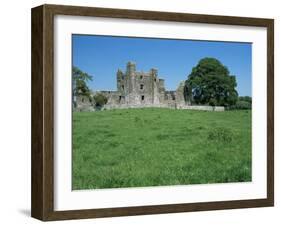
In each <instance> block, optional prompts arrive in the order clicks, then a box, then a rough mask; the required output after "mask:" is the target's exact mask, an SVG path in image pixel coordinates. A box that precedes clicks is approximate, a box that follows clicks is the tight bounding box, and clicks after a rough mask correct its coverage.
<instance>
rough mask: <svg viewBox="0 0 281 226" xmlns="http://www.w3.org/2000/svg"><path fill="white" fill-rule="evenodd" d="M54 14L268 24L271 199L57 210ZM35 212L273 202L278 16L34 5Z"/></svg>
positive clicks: (63, 215)
mask: <svg viewBox="0 0 281 226" xmlns="http://www.w3.org/2000/svg"><path fill="white" fill-rule="evenodd" d="M55 15H76V16H96V17H111V18H125V19H143V20H158V21H177V22H194V23H211V24H225V25H241V26H259V27H266V28H267V100H268V101H267V131H268V133H267V198H266V199H253V200H238V201H222V202H204V203H182V204H170V205H156V206H138V207H122V208H105V209H87V210H70V211H54V200H53V199H54V192H53V173H54V172H53V123H54V120H53V110H54V109H53V91H54V90H53V34H54V33H53V22H54V16H55ZM31 33H32V43H31V46H32V47H31V52H32V57H31V60H32V79H31V80H32V91H31V96H32V107H31V112H32V125H31V128H32V136H31V142H32V150H31V151H32V157H31V162H32V167H31V174H32V176H31V179H32V180H31V193H32V194H31V216H32V217H34V218H37V219H40V220H43V221H50V220H67V219H82V218H98V217H114V216H130V215H143V214H161V213H176V212H188V211H203V210H220V209H235V208H250V207H265V206H273V205H274V20H273V19H263V18H247V17H230V16H213V15H200V14H185V13H169V12H153V11H139V10H125V9H110V8H93V7H78V6H63V5H41V6H38V7H35V8H33V9H32V30H31Z"/></svg>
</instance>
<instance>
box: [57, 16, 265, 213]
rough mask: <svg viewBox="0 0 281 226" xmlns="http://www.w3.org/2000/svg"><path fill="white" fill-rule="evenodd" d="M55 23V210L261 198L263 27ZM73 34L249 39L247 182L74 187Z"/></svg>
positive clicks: (92, 20) (64, 19)
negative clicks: (249, 175) (249, 160)
mask: <svg viewBox="0 0 281 226" xmlns="http://www.w3.org/2000/svg"><path fill="white" fill-rule="evenodd" d="M54 22H55V24H54V27H55V30H54V34H55V35H54V85H55V89H54V109H55V112H54V210H74V209H92V208H106V207H125V206H144V205H160V204H174V203H194V202H209V201H226V200H243V199H258V198H266V196H267V176H266V175H267V165H266V159H267V158H266V156H267V147H266V144H267V141H266V138H267V136H266V133H267V131H266V128H267V124H266V121H267V118H266V113H267V112H266V109H267V107H266V106H267V101H266V97H267V95H266V94H267V89H266V87H267V79H266V78H267V66H266V65H267V58H266V57H267V53H266V52H267V47H266V46H267V45H266V44H267V31H266V28H260V27H247V26H229V25H227V26H226V25H213V24H198V23H180V22H160V21H144V20H127V19H109V18H97V17H77V16H55V20H54ZM72 34H93V35H114V36H128V37H156V38H170V39H192V40H209V41H211V40H213V41H232V42H250V43H252V99H253V102H252V109H253V110H252V182H243V183H222V184H208V185H204V184H202V185H181V186H157V187H143V188H118V189H93V190H81V191H80V190H79V191H73V190H72V186H71V185H72V175H71V173H72V103H71V101H72V97H71V93H72V92H71V84H72V76H71V74H72V71H71V70H72V56H71V54H72V49H71V48H72V46H71V37H72ZM93 170H94V169H93Z"/></svg>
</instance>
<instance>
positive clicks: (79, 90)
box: [72, 66, 93, 98]
mask: <svg viewBox="0 0 281 226" xmlns="http://www.w3.org/2000/svg"><path fill="white" fill-rule="evenodd" d="M72 77H73V95H74V96H80V95H82V96H86V97H88V98H90V89H89V87H88V86H87V82H89V81H92V79H93V77H92V76H91V75H89V74H87V73H85V72H83V71H81V70H80V69H79V68H78V67H75V66H74V67H72Z"/></svg>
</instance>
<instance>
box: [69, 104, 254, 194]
mask: <svg viewBox="0 0 281 226" xmlns="http://www.w3.org/2000/svg"><path fill="white" fill-rule="evenodd" d="M72 161H73V163H72V167H73V169H72V170H73V171H72V177H73V180H72V181H73V182H72V183H73V184H72V186H73V189H74V190H77V189H93V188H120V187H143V186H159V185H161V186H163V185H186V184H207V183H225V182H244V181H251V111H248V110H244V111H242V110H241V111H225V112H205V111H192V110H172V109H157V108H146V109H123V110H110V111H99V112H73V160H72Z"/></svg>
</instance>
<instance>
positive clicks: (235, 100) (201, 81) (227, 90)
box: [72, 57, 252, 109]
mask: <svg viewBox="0 0 281 226" xmlns="http://www.w3.org/2000/svg"><path fill="white" fill-rule="evenodd" d="M72 76H73V83H74V84H73V95H74V96H85V97H88V98H89V100H90V101H92V100H94V101H95V105H96V107H101V106H103V105H104V104H106V103H107V98H106V97H105V96H103V95H102V94H96V95H95V96H93V97H92V96H91V93H90V89H89V87H88V85H87V83H88V82H89V81H92V79H93V76H91V75H89V74H87V73H85V72H83V71H82V70H80V69H79V68H78V67H73V69H72ZM236 87H237V82H236V77H235V75H231V74H230V72H229V70H228V68H227V67H226V66H224V65H223V64H222V63H221V62H220V61H219V60H217V59H215V58H210V57H206V58H203V59H201V60H200V61H199V62H198V64H197V65H196V66H195V67H193V68H192V71H191V73H190V74H189V75H188V76H187V80H186V81H185V87H184V96H185V100H186V101H187V102H189V103H191V104H193V105H210V106H224V107H226V109H251V108H252V98H251V97H249V96H245V97H239V95H238V92H237V90H236ZM92 98H93V99H92Z"/></svg>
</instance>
